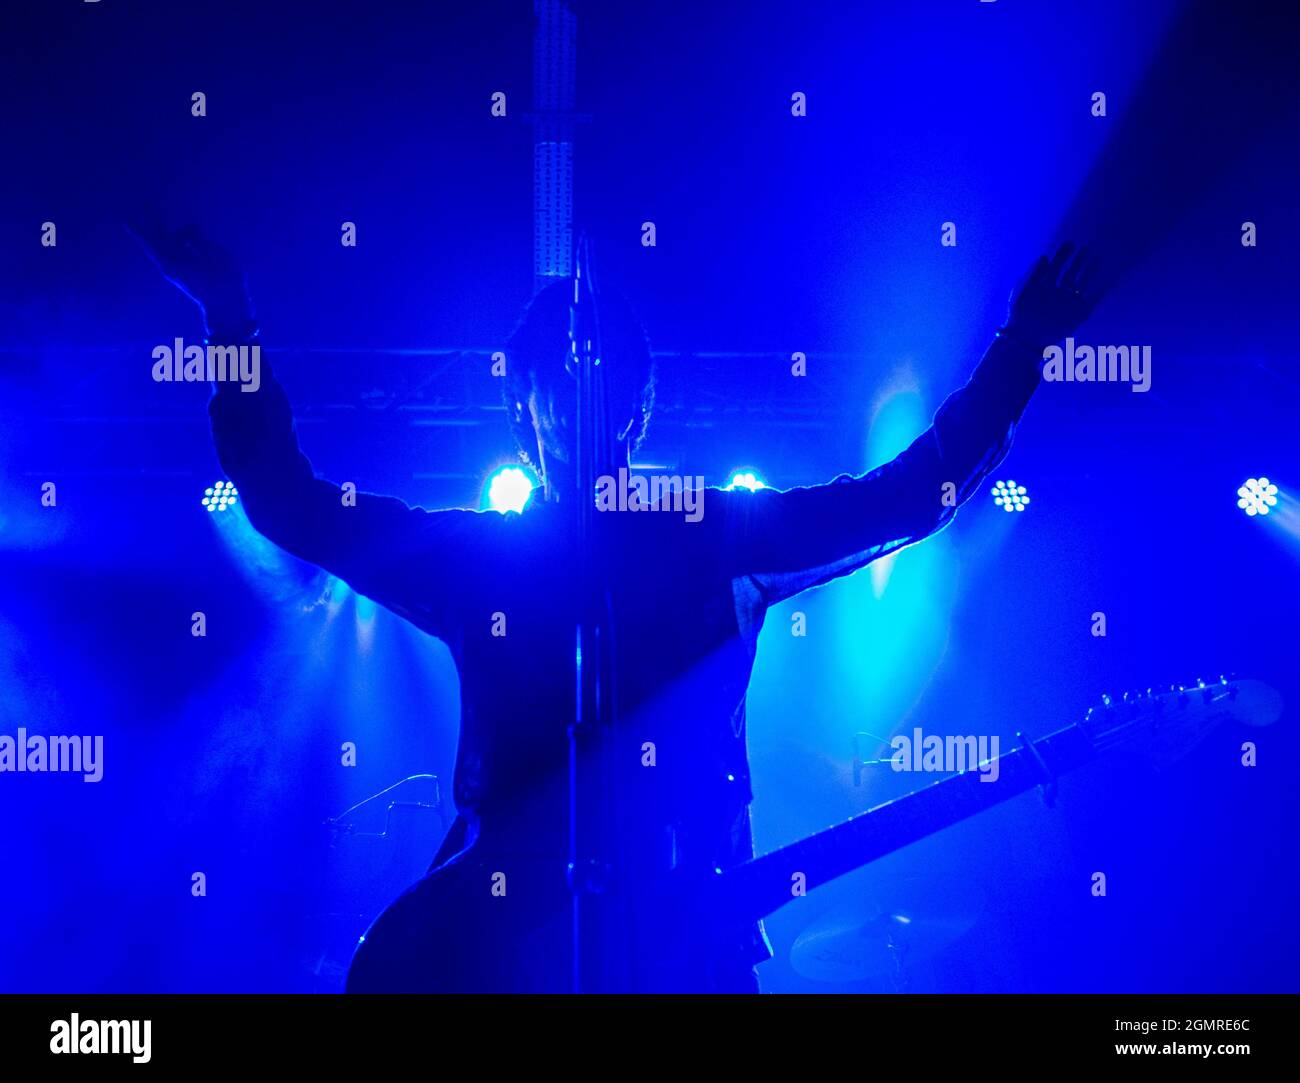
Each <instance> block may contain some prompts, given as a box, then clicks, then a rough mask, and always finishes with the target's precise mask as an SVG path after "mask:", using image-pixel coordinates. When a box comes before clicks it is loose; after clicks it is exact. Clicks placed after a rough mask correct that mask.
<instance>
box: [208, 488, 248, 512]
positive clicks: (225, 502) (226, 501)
mask: <svg viewBox="0 0 1300 1083" xmlns="http://www.w3.org/2000/svg"><path fill="white" fill-rule="evenodd" d="M238 497H239V490H238V489H236V488H235V485H234V482H230V481H219V482H217V483H216V484H215V485H212V486H210V487H208V488H207V489H204V490H203V506H204V507H205V508H207V509H208V511H209V512H214V511H225V510H226V509H227V508H233V507H234V506H235V505H236V504H237V503H238V502H239V500H238Z"/></svg>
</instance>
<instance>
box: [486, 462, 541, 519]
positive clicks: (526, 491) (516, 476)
mask: <svg viewBox="0 0 1300 1083" xmlns="http://www.w3.org/2000/svg"><path fill="white" fill-rule="evenodd" d="M533 487H534V483H533V477H532V475H531V474H529V473H528V471H527V470H525V469H524V468H523V467H522V466H502V467H499V468H498V469H496V470H494V471H493V472H492V474H491V475H490V476H489V477H488V481H487V497H486V500H485V503H486V504H487V506H488V507H489V508H491V509H492V510H493V511H499V512H501V513H502V514H505V513H506V512H508V511H523V510H524V505H525V504H527V503H528V497H529V495H530V494H531V493H532V491H533Z"/></svg>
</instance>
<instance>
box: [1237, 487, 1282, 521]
mask: <svg viewBox="0 0 1300 1083" xmlns="http://www.w3.org/2000/svg"><path fill="white" fill-rule="evenodd" d="M1237 507H1239V508H1240V509H1241V510H1242V511H1244V512H1245V513H1246V514H1247V515H1252V516H1253V515H1267V514H1268V509H1269V508H1275V507H1277V486H1276V485H1274V484H1273V483H1272V482H1271V481H1269V480H1268V478H1247V479H1246V483H1245V484H1244V485H1243V486H1242V487H1241V488H1240V489H1238V490H1237Z"/></svg>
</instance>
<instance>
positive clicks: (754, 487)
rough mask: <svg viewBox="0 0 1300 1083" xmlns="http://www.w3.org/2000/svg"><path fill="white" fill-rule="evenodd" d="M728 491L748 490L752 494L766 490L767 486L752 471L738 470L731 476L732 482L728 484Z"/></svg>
mask: <svg viewBox="0 0 1300 1083" xmlns="http://www.w3.org/2000/svg"><path fill="white" fill-rule="evenodd" d="M727 488H728V489H748V490H749V491H750V492H751V493H756V492H758V490H759V489H766V488H767V485H766V484H765V483H764V481H763V479H762V478H760V477H759V476H758V475H757V474H755V473H754V471H752V470H737V471H736V472H735V473H733V474H732V475H731V480H730V481H729V482H727Z"/></svg>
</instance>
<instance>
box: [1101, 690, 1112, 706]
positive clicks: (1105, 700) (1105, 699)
mask: <svg viewBox="0 0 1300 1083" xmlns="http://www.w3.org/2000/svg"><path fill="white" fill-rule="evenodd" d="M1113 703H1114V700H1112V699H1111V698H1110V696H1109V695H1108V694H1107V693H1105V692H1103V693H1102V694H1101V705H1102V706H1103V707H1110V706H1112V705H1113Z"/></svg>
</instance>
